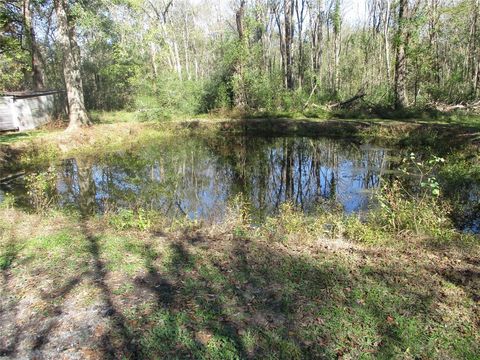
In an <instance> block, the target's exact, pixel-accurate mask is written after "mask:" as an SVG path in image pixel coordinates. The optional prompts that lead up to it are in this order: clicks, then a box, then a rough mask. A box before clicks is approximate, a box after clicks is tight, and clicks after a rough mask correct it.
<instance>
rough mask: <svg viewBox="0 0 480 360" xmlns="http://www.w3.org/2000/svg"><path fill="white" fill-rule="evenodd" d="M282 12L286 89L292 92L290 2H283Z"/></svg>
mask: <svg viewBox="0 0 480 360" xmlns="http://www.w3.org/2000/svg"><path fill="white" fill-rule="evenodd" d="M284 12H285V14H284V15H285V55H286V62H287V63H286V78H287V89H289V90H293V87H294V84H293V53H292V45H293V24H292V17H293V5H292V0H284Z"/></svg>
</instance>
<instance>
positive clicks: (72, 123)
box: [55, 0, 90, 130]
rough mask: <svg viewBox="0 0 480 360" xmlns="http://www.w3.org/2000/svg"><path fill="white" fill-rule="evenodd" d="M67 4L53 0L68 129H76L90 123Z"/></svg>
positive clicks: (59, 0)
mask: <svg viewBox="0 0 480 360" xmlns="http://www.w3.org/2000/svg"><path fill="white" fill-rule="evenodd" d="M67 6H68V5H67V3H66V2H65V0H55V12H56V14H57V23H58V41H59V43H60V47H61V49H62V52H63V75H64V78H65V86H66V90H67V100H68V107H69V124H68V130H76V129H78V128H79V127H82V126H87V125H90V119H89V118H88V115H87V110H86V109H85V102H84V98H83V84H82V78H81V75H80V59H79V51H78V47H77V44H76V41H75V31H74V29H73V27H72V26H71V25H70V24H69V23H68V19H67V13H68V8H67Z"/></svg>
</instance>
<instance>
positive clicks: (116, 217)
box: [108, 209, 151, 230]
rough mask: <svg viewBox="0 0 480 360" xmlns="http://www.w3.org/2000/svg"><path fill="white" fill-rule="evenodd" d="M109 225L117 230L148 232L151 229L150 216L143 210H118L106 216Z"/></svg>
mask: <svg viewBox="0 0 480 360" xmlns="http://www.w3.org/2000/svg"><path fill="white" fill-rule="evenodd" d="M108 220H109V224H110V225H111V226H113V227H114V228H115V229H117V230H126V229H139V230H148V229H149V228H150V227H151V214H149V213H148V212H147V211H145V210H143V209H138V210H137V211H133V210H131V209H120V210H119V211H118V212H117V213H115V214H111V215H109V216H108Z"/></svg>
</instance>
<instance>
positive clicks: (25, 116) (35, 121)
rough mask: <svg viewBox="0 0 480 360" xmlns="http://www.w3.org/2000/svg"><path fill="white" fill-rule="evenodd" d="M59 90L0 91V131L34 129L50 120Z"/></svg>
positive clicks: (53, 113)
mask: <svg viewBox="0 0 480 360" xmlns="http://www.w3.org/2000/svg"><path fill="white" fill-rule="evenodd" d="M59 93H60V91H35V92H23V91H22V92H7V93H0V131H13V130H15V131H24V130H30V129H35V128H36V127H38V126H40V125H43V124H45V123H47V122H49V121H51V120H52V118H53V117H54V115H55V111H56V97H57V96H58V95H57V94H59Z"/></svg>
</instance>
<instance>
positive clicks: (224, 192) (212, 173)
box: [1, 136, 478, 232]
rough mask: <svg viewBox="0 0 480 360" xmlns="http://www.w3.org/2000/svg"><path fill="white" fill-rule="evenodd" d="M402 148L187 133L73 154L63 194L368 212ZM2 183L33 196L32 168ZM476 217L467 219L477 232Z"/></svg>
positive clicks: (180, 207)
mask: <svg viewBox="0 0 480 360" xmlns="http://www.w3.org/2000/svg"><path fill="white" fill-rule="evenodd" d="M401 155H402V154H401V152H400V151H399V150H398V149H387V148H384V147H378V146H373V145H369V144H358V143H356V142H354V141H351V140H338V139H336V140H335V139H328V138H306V137H259V136H235V137H233V136H229V137H205V138H203V137H193V136H192V137H182V138H179V139H170V140H165V141H152V142H150V143H146V144H143V145H142V146H140V147H136V148H134V149H130V150H125V151H119V152H114V153H107V154H101V153H99V155H98V156H97V157H95V158H91V157H88V158H80V157H78V158H71V159H66V160H64V161H63V162H62V163H61V164H58V165H56V166H55V172H56V186H55V192H56V194H55V195H56V196H55V197H56V198H57V199H58V203H59V205H60V206H62V207H73V208H77V209H80V210H82V211H85V209H88V211H90V212H92V213H102V212H105V211H108V210H111V209H121V208H143V209H153V210H157V211H160V212H162V213H163V214H165V215H168V216H170V217H172V218H173V217H178V216H187V217H189V218H190V219H201V220H204V221H211V222H218V221H221V220H222V219H223V218H224V216H225V214H226V212H227V207H228V206H229V204H230V203H231V201H233V199H235V198H237V197H238V196H241V197H242V199H243V200H244V201H245V202H246V203H247V204H248V205H249V207H250V208H251V211H252V214H253V217H254V219H256V220H259V221H260V220H261V219H263V218H265V216H267V215H269V214H272V213H275V212H276V211H277V210H278V208H279V206H280V205H281V204H282V203H284V202H285V201H289V202H291V203H293V204H295V205H296V206H297V207H298V208H300V209H302V210H303V211H305V212H309V211H314V210H315V209H316V208H317V207H318V206H320V205H321V206H323V207H325V206H327V207H329V206H330V207H341V208H342V209H343V211H345V212H346V213H352V212H360V213H363V212H365V211H368V209H370V208H371V207H372V206H376V203H375V198H374V196H373V194H374V192H375V190H376V189H378V188H379V186H381V185H382V182H388V181H390V179H391V177H392V176H393V175H394V174H395V173H396V171H397V169H398V167H399V165H400V161H401ZM1 190H2V191H3V192H6V191H9V192H11V193H13V194H14V196H15V198H16V199H17V201H18V202H19V203H21V204H23V205H24V206H28V202H27V200H26V199H27V197H26V186H25V180H24V178H22V177H19V178H17V179H16V180H14V181H10V182H9V183H7V184H3V187H2V189H1ZM469 196H476V195H472V194H470V195H469ZM475 221H478V218H475V216H473V222H472V221H471V220H469V222H465V223H462V224H460V225H459V226H461V227H463V228H466V229H469V230H474V231H475V232H477V231H478V223H476V222H475Z"/></svg>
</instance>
